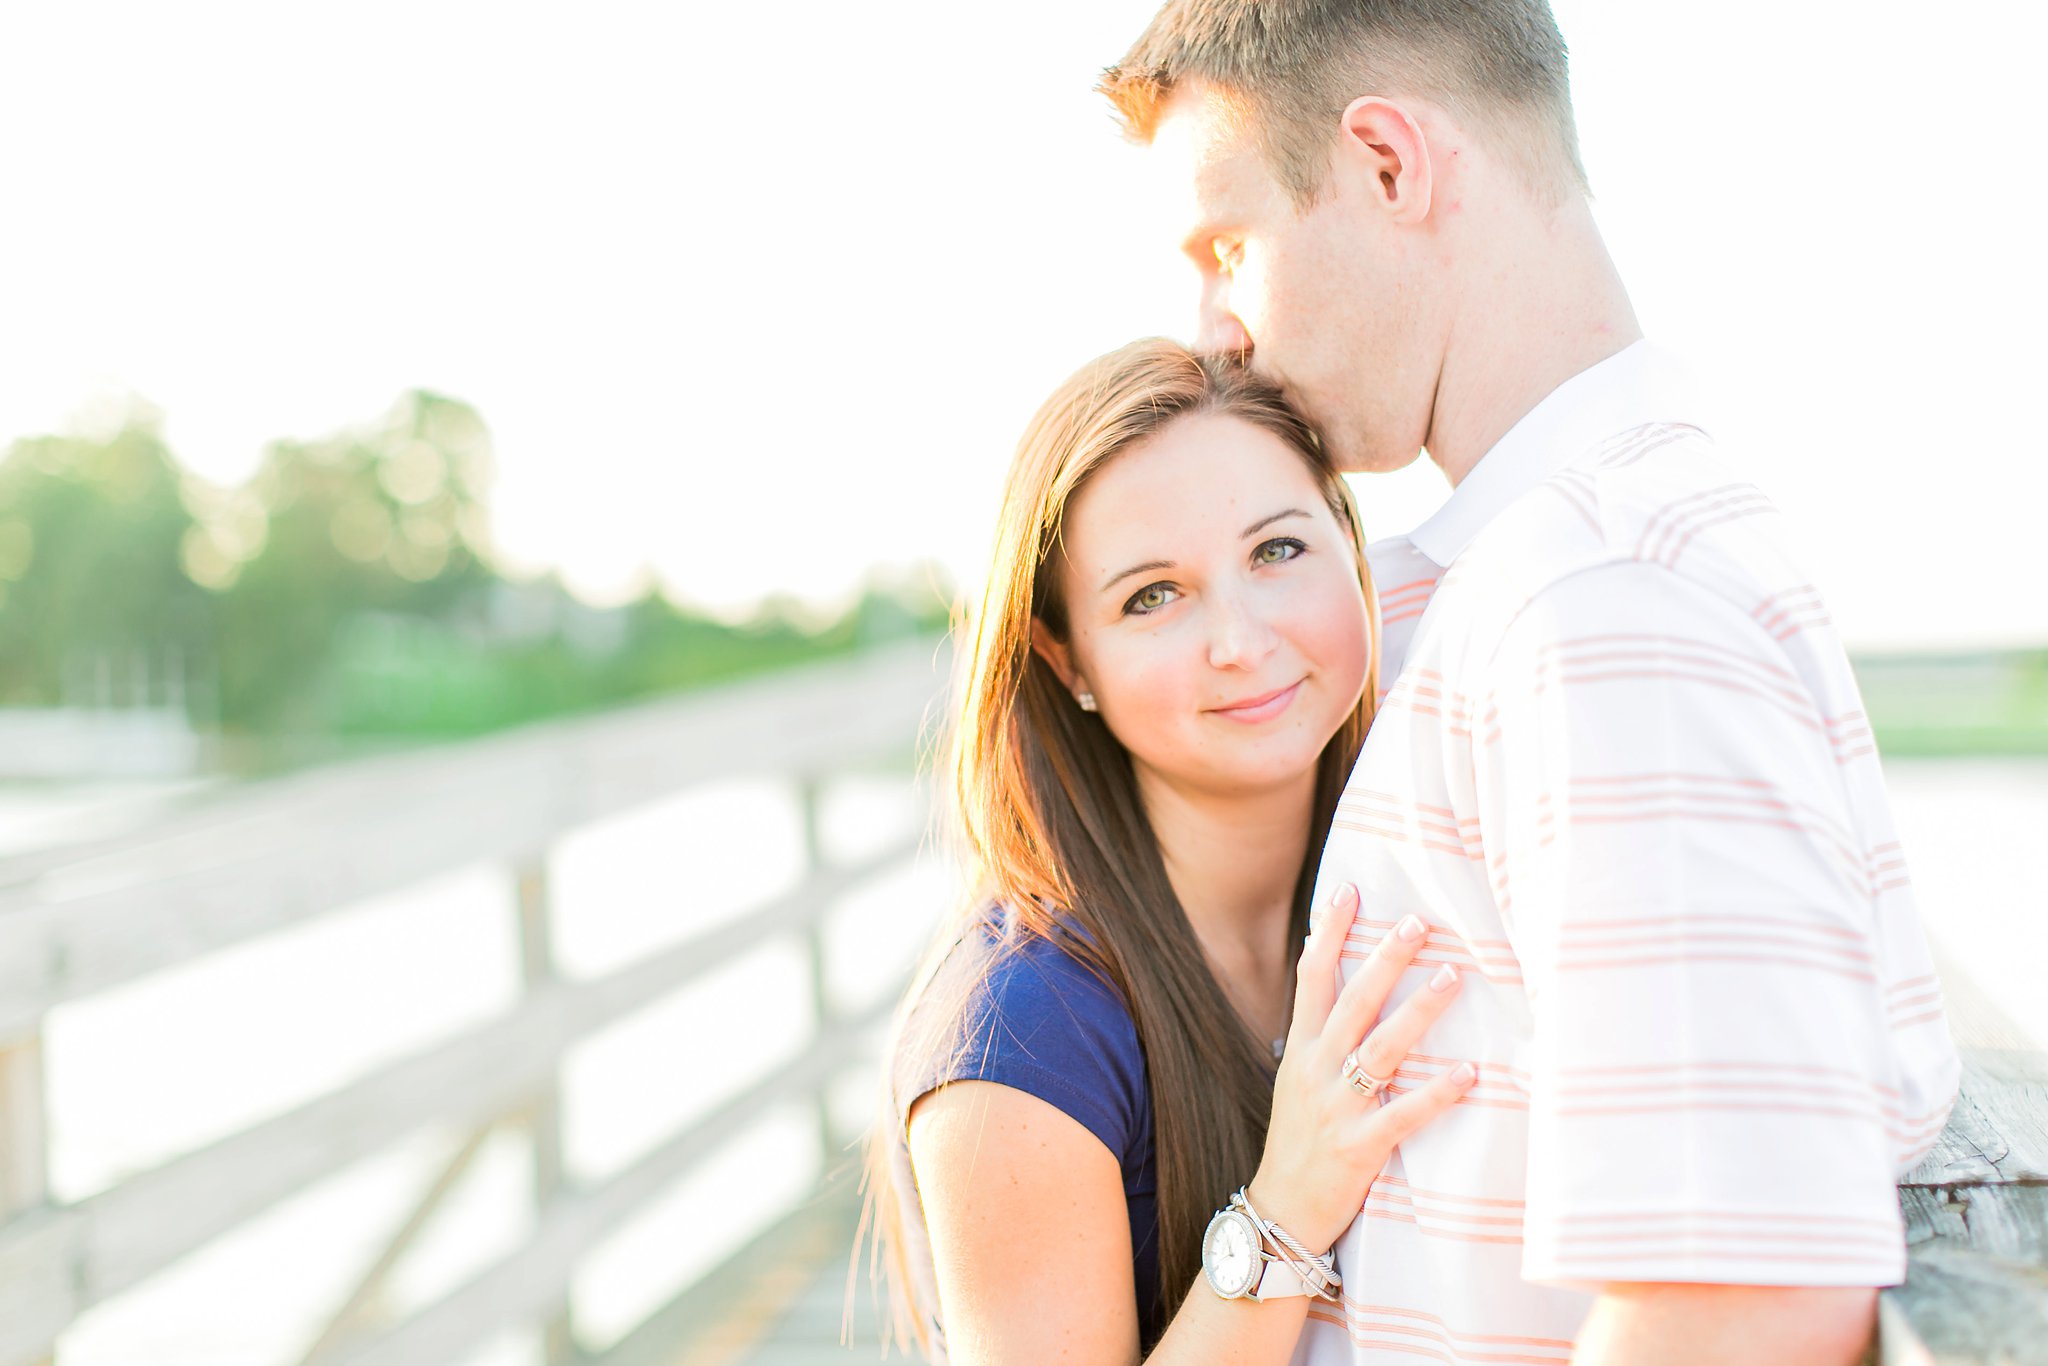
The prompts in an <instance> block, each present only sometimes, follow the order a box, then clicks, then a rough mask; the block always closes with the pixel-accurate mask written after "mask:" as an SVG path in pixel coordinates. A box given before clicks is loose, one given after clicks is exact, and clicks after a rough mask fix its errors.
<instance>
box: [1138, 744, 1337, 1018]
mask: <svg viewBox="0 0 2048 1366" xmlns="http://www.w3.org/2000/svg"><path fill="white" fill-rule="evenodd" d="M1137 778H1138V791H1139V795H1140V796H1141V797H1142V798H1143V800H1144V803H1145V815H1146V817H1147V819H1148V820H1149V821H1150V822H1151V824H1152V830H1153V834H1154V835H1155V836H1156V837H1157V838H1158V840H1159V853H1160V857H1161V858H1162V859H1163V860H1164V861H1165V864H1166V876H1167V880H1168V881H1170V882H1171V883H1172V884H1173V891H1174V895H1175V896H1176V897H1178V898H1179V900H1180V904H1181V908H1182V910H1184V911H1185V912H1186V913H1187V917H1188V923H1189V924H1190V925H1192V926H1193V927H1194V931H1195V937H1196V939H1197V940H1199V941H1200V943H1201V945H1202V950H1203V953H1204V954H1205V955H1206V956H1207V957H1208V959H1209V963H1210V966H1211V967H1212V969H1213V970H1214V971H1215V973H1216V975H1217V978H1218V980H1219V981H1221V982H1222V984H1223V989H1224V992H1225V994H1226V995H1228V996H1229V997H1230V999H1231V1001H1232V1002H1233V1003H1234V1004H1235V1005H1236V1006H1237V1008H1238V1011H1239V1013H1241V1014H1242V1015H1244V1017H1245V1023H1246V1024H1247V1025H1249V1026H1250V1027H1251V1028H1252V1029H1253V1030H1254V1031H1256V1032H1257V1033H1258V1034H1259V1035H1260V1037H1261V1038H1265V1039H1274V1038H1278V1037H1280V1036H1281V1035H1282V1034H1284V1033H1285V1032H1286V1024H1287V1013H1288V1003H1289V1001H1290V1000H1291V998H1292V987H1293V981H1292V973H1293V969H1294V960H1295V956H1296V952H1297V949H1298V946H1297V945H1295V944H1292V943H1290V942H1289V940H1288V934H1287V929H1288V922H1289V921H1290V919H1291V918H1292V911H1293V907H1294V889H1295V884H1296V882H1297V881H1298V880H1299V879H1300V877H1301V864H1302V859H1303V857H1304V856H1305V855H1306V854H1307V852H1308V841H1309V822H1310V819H1311V818H1312V817H1313V815H1314V810H1315V772H1314V770H1310V771H1309V772H1308V773H1305V774H1303V775H1302V776H1301V778H1300V780H1298V781H1296V782H1293V783H1290V784H1288V785H1287V786H1285V787H1279V788H1272V789H1268V790H1263V791H1259V792H1255V793H1241V794H1240V793H1229V794H1219V793H1215V792H1205V791H1191V790H1189V789H1187V788H1185V787H1181V786H1178V785H1176V784H1174V783H1171V782H1169V781H1167V780H1166V779H1164V778H1162V777H1160V776H1158V775H1157V774H1152V773H1148V772H1146V771H1145V770H1144V769H1142V768H1140V770H1139V772H1138V774H1137Z"/></svg>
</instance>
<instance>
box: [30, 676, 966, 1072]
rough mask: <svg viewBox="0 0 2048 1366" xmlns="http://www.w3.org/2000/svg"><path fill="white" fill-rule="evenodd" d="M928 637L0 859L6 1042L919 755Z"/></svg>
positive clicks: (287, 783) (383, 762)
mask: <svg viewBox="0 0 2048 1366" xmlns="http://www.w3.org/2000/svg"><path fill="white" fill-rule="evenodd" d="M944 669H945V663H944V660H943V658H942V657H941V656H940V654H939V653H938V652H937V650H936V647H935V646H934V644H933V643H932V642H930V641H918V642H913V643H911V644H909V645H906V646H902V647H898V648H896V649H893V650H889V651H883V652H877V653H876V654H875V655H872V656H867V657H859V658H854V659H849V660H839V661H834V662H832V663H831V664H830V665H828V666H820V667H818V668H813V669H806V670H793V671H791V672H790V673H788V674H782V675H777V676H775V677H773V678H768V679H757V680H750V681H748V682H746V683H743V684H739V685H735V686H732V687H728V688H724V689H720V690H716V691H707V692H704V693H699V694H693V695H691V696H689V697H686V698H679V699H674V700H666V701H661V702H655V703H649V704H646V705H644V706H638V707H629V708H623V709H620V710H618V711H614V712H607V713H605V714H604V715H602V716H597V717H589V718H583V719H578V720H572V721H561V722H550V723H546V724H543V725H538V726H534V727H530V728H527V729H523V730H519V731H515V732H512V733H510V734H506V735H499V736H491V737H487V738H485V739H481V740H475V741H468V742H464V743H460V744H451V745H446V746H442V747H438V748H435V749H431V750H425V751H415V752H408V753H406V754H402V755H394V756H388V757H383V758H378V759H370V760H364V761H361V762H357V763H351V764H345V765H338V766H336V767H334V768H332V769H322V770H317V771H314V772H312V773H306V774H300V775H296V776H294V777H289V778H284V779H279V780H277V781H274V782H266V783H257V784H250V785H247V786H245V787H238V788H235V789H231V790H228V791H226V792H223V793H220V794H217V795H213V796H210V797H207V798H205V799H202V800H201V801H200V802H198V803H197V804H196V805H195V806H194V808H193V809H192V810H191V811H190V812H188V813H186V814H184V815H182V816H178V817H174V818H172V819H170V820H167V821H164V822H161V823H157V824H153V825H151V826H150V827H149V828H148V829H146V830H144V831H141V832H138V833H136V834H134V835H130V836H125V837H122V838H119V839H114V840H108V841H102V842H100V843H99V844H96V845H92V846H90V847H85V848H79V849H71V850H62V851H58V852H57V853H55V854H50V855H39V856H32V857H29V858H17V859H6V860H0V1046H5V1045H6V1044H8V1043H10V1042H12V1041H15V1040H18V1039H21V1038H26V1037H28V1036H31V1035H33V1034H34V1033H35V1031H36V1029H37V1028H38V1023H39V1021H40V1020H41V1018H42V1017H43V1016H44V1015H45V1014H47V1013H48V1012H49V1011H50V1010H51V1009H53V1008H54V1007H56V1006H58V1005H61V1004H63V1003H65V1002H67V1001H71V1000H75V999H77V998H79V997H81V996H87V995H90V994H92V993H94V992H98V991H103V990H105V989H107V988H109V987H112V986H117V985H119V984H121V983H123V982H127V981H130V980H133V979H135V978H138V977H142V976H145V975H147V974H149V973H151V972H155V971H159V970H161V969H164V968H168V967H172V966H175V965H177V964H180V963H183V962H186V961H188V960H190V959H193V958H196V957H199V956H201V955H204V954H207V953H211V952H213V951H215V950H218V949H222V948H226V947H228V946H230V945H233V944H236V943H240V942H242V941H244V940H247V939H250V938H253V937H255V936H257V935H260V934H265V933H269V932H271V931H275V930H280V929H283V928H286V927H288V926H291V925H295V924H298V923H300V922H302V921H305V920H307V919H309V918H311V917H313V916H317V915H321V914H324V913H326V912H329V911H332V910H335V909H337V908H339V907H342V906H346V905H348V904H350V903H352V902H356V901H359V900H362V899H363V898H366V897H371V896H376V895H380V894H383V893H386V892H391V891H396V890H398V889H401V888H403V887H406V886H409V885H413V884H416V883H418V882H421V881H423V880H425V879H427V878H431V877H434V876H436V875H438V874H441V873H444V872H447V871H448V870H449V869H452V868H460V867H465V866H467V865H469V864H472V863H479V862H499V863H509V862H511V861H512V860H514V859H515V858H517V857H518V856H519V855H521V854H522V853H524V852H525V851H527V850H531V849H537V848H545V847H547V846H548V845H549V844H551V843H552V842H553V840H554V839H555V838H556V837H557V836H559V835H560V834H561V833H563V832H564V831H566V830H568V829H571V828H573V827H575V826H579V825H583V824H586V823H588V822H590V821H594V820H597V819H600V818H602V817H604V816H608V815H612V814H615V813H618V812H621V811H625V810H629V809H631V808H633V807H635V806H640V805H644V804H646V803H648V802H651V801H655V800H658V799H660V798H662V797H665V796H668V795H669V794H671V793H673V792H676V791H679V790H682V789H684V788H687V787H690V786H693V785H696V784H699V783H703V782H708V781H713V780H721V779H731V778H735V777H746V776H750V775H755V774H764V773H766V774H777V773H785V772H791V771H802V772H821V771H838V770H843V769H845V768H848V767H853V766H857V765H859V764H864V763H869V762H874V761H877V760H882V759H886V758H890V757H894V756H899V755H908V754H909V753H910V751H911V746H912V744H913V743H914V742H915V740H916V738H917V735H918V732H919V728H920V726H921V725H922V723H923V721H924V717H925V713H926V710H927V708H928V706H929V704H930V699H931V698H932V697H933V696H934V695H935V694H936V693H937V691H938V689H939V687H940V685H941V684H943V682H944Z"/></svg>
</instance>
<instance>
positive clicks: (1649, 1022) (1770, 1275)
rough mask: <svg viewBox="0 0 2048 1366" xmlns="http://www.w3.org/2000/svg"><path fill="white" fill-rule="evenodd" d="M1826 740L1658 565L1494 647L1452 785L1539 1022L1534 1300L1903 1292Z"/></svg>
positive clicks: (1870, 1025) (1880, 1022)
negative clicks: (1739, 1290) (1816, 1289)
mask: <svg viewBox="0 0 2048 1366" xmlns="http://www.w3.org/2000/svg"><path fill="white" fill-rule="evenodd" d="M1841 721H1842V718H1831V717H1828V716H1826V715H1824V714H1823V713H1822V710H1821V709H1820V707H1819V706H1817V705H1816V703H1815V702H1814V700H1813V697H1812V695H1811V693H1810V691H1809V690H1808V689H1807V688H1806V687H1805V686H1804V685H1803V684H1802V683H1801V681H1800V679H1799V677H1798V675H1797V674H1796V673H1795V672H1794V671H1793V669H1792V668H1791V666H1790V664H1789V662H1788V660H1787V659H1786V657H1785V656H1784V654H1783V653H1782V651H1781V650H1780V649H1779V648H1778V647H1777V646H1776V645H1775V643H1774V642H1773V641H1772V640H1771V639H1770V638H1769V637H1768V636H1767V635H1765V634H1764V633H1763V632H1762V631H1761V630H1760V629H1759V628H1758V627H1757V625H1756V624H1755V622H1754V621H1752V620H1751V619H1750V618H1748V617H1747V616H1745V615H1744V614H1743V613H1741V612H1739V611H1738V610H1736V609H1735V608H1734V607H1733V605H1731V604H1729V603H1728V602H1726V601H1724V600H1723V599H1721V598H1720V597H1718V596H1716V595H1715V594H1713V593H1712V592H1711V591H1709V590H1708V589H1706V588H1704V587H1702V586H1701V585H1699V584H1698V583H1696V582H1694V581H1692V580H1689V579H1686V578H1683V577H1680V576H1679V575H1678V574H1676V573H1675V572H1673V571H1671V570H1669V569H1666V568H1664V567H1662V566H1660V565H1654V564H1644V563H1636V562H1627V563H1618V564H1610V565H1605V566H1602V567H1599V568H1596V569H1591V570H1586V571H1582V572H1580V573H1578V574H1575V575H1572V576H1570V577H1567V578H1565V579H1562V580H1560V581H1559V582H1557V583H1556V584H1554V585H1552V586H1550V587H1549V588H1546V589H1545V590H1544V591H1542V592H1541V593H1540V594H1539V595H1538V596H1537V597H1536V598H1535V599H1533V600H1532V601H1531V602H1530V603H1529V604H1528V605H1527V606H1526V608H1525V609H1524V610H1523V611H1521V613H1520V614H1519V615H1518V616H1517V617H1516V618H1515V619H1514V621H1513V622H1512V623H1511V624H1510V625H1509V626H1508V627H1507V629H1506V631H1505V633H1504V634H1503V636H1502V639H1501V641H1500V644H1499V647H1498V649H1497V651H1496V652H1495V654H1494V656H1493V658H1492V660H1491V662H1490V664H1489V666H1488V669H1487V688H1486V690H1485V694H1484V698H1483V700H1482V702H1481V703H1480V715H1479V720H1478V724H1477V726H1476V727H1475V734H1474V737H1473V762H1474V781H1475V785H1476V791H1477V795H1478V798H1479V804H1480V812H1481V823H1482V830H1483V835H1484V839H1485V843H1486V846H1487V848H1488V849H1489V850H1490V851H1495V852H1494V853H1493V854H1492V855H1491V857H1492V858H1493V859H1494V866H1493V867H1492V868H1491V870H1490V871H1491V873H1492V876H1493V878H1494V883H1495V887H1496V889H1497V892H1498V897H1499V904H1500V906H1501V910H1502V913H1503V917H1504V919H1505V921H1506V923H1507V925H1508V927H1509V933H1510V935H1511V937H1512V940H1513V944H1514V948H1515V951H1516V954H1517V955H1518V957H1519V958H1520V960H1521V963H1522V966H1523V971H1524V974H1525V977H1526V981H1527V987H1528V993H1529V1001H1530V1010H1531V1012H1532V1015H1533V1020H1532V1030H1533V1049H1532V1063H1531V1067H1530V1071H1531V1074H1532V1078H1531V1084H1530V1086H1529V1094H1530V1108H1529V1126H1530V1132H1529V1149H1528V1152H1529V1157H1528V1162H1529V1170H1528V1204H1527V1211H1526V1218H1525V1223H1524V1244H1523V1254H1522V1255H1523V1261H1522V1274H1523V1276H1524V1277H1525V1278H1527V1279H1529V1280H1533V1281H1539V1282H1557V1283H1575V1284H1584V1283H1604V1282H1608V1281H1687V1282H1714V1283H1723V1284H1737V1285H1814V1286H1820V1285H1838V1286H1878V1285H1892V1284H1896V1283H1898V1282H1899V1281H1900V1280H1901V1279H1902V1278H1903V1276H1904V1269H1905V1249H1904V1239H1903V1232H1902V1229H1901V1225H1900V1216H1899V1205H1898V1198H1897V1195H1896V1193H1895V1191H1894V1186H1893V1181H1894V1171H1895V1163H1896V1161H1897V1158H1898V1155H1899V1153H1900V1151H1901V1147H1902V1145H1903V1143H1904V1142H1905V1136H1904V1135H1903V1134H1902V1133H1901V1132H1900V1129H1901V1127H1902V1126H1901V1117H1900V1092H1899V1090H1898V1088H1897V1085H1896V1083H1897V1081H1898V1076H1897V1072H1896V1067H1895V1059H1894V1056H1893V1053H1892V1049H1891V1043H1890V1038H1891V1035H1890V1029H1889V1026H1888V1024H1887V1017H1886V1014H1885V1010H1884V1000H1883V995H1882V989H1881V987H1880V985H1879V974H1878V972H1877V970H1876V957H1877V955H1876V951H1875V945H1874V942H1873V937H1874V935H1875V932H1876V931H1875V924H1874V908H1873V897H1872V891H1871V888H1872V881H1871V874H1870V866H1871V855H1870V853H1869V851H1867V850H1865V849H1863V848H1862V847H1861V845H1860V843H1859V835H1858V833H1857V827H1856V825H1855V823H1854V821H1853V819H1852V817H1851V815H1850V811H1849V798H1848V789H1847V787H1846V785H1845V783H1844V781H1843V777H1842V769H1841V764H1842V762H1843V760H1842V758H1841V757H1840V756H1841V754H1842V747H1841V746H1839V745H1837V744H1836V743H1835V737H1836V735H1837V733H1838V731H1839V730H1841V729H1842V726H1841V724H1840V723H1841Z"/></svg>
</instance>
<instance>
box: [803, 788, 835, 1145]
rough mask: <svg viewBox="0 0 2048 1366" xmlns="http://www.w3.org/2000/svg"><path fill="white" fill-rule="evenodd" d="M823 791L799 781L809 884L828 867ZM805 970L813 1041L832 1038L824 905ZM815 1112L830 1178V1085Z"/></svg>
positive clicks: (808, 944)
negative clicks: (820, 818) (821, 818)
mask: <svg viewBox="0 0 2048 1366" xmlns="http://www.w3.org/2000/svg"><path fill="white" fill-rule="evenodd" d="M823 789H824V783H823V781H822V780H821V779H820V778H818V777H817V776H816V775H815V774H807V775H805V776H803V777H801V778H799V779H798V780H797V814H798V817H799V819H800V820H801V822H802V826H803V845H804V871H803V876H804V880H805V881H806V882H808V881H810V880H811V879H813V878H815V877H816V876H817V875H818V874H819V873H821V872H823V871H824V868H825V846H824V838H823V835H822V834H821V832H820V830H819V822H818V806H819V800H820V798H821V796H822V795H823ZM804 967H805V973H806V975H807V977H808V979H809V982H810V988H811V1019H812V1021H813V1022H814V1023H815V1030H816V1032H815V1033H814V1034H813V1035H812V1038H813V1039H820V1040H822V1039H826V1038H830V1037H831V1033H832V1026H833V1022H834V1018H835V1016H836V1013H837V1012H835V1011H834V1010H833V1008H832V994H831V991H830V989H829V987H828V985H827V982H826V976H825V915H824V908H823V907H822V906H821V907H816V908H814V909H813V910H812V912H811V914H810V916H809V917H808V918H807V919H806V920H805V921H804ZM814 1110H815V1115H816V1122H817V1130H818V1163H819V1170H820V1171H821V1172H822V1173H823V1174H825V1175H827V1176H829V1175H830V1174H831V1171H832V1163H833V1161H834V1159H836V1158H837V1157H838V1155H839V1148H840V1139H839V1134H838V1132H837V1130H836V1129H835V1128H834V1127H833V1124H832V1088H831V1086H830V1085H829V1084H827V1085H824V1086H820V1087H819V1088H818V1094H817V1098H816V1100H815V1102H814Z"/></svg>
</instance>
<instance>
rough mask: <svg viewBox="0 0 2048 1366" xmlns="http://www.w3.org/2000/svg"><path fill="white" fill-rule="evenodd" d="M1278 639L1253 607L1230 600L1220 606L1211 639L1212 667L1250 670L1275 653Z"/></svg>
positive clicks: (1210, 655)
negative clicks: (1275, 644) (1273, 651)
mask: <svg viewBox="0 0 2048 1366" xmlns="http://www.w3.org/2000/svg"><path fill="white" fill-rule="evenodd" d="M1278 639H1279V636H1278V635H1277V634H1276V633H1275V632H1274V630H1273V628H1272V626H1271V624H1269V623H1268V622H1267V621H1266V619H1265V617H1263V616H1262V615H1260V614H1259V612H1258V611H1257V610H1255V609H1254V608H1253V607H1252V605H1251V604H1249V603H1246V602H1244V601H1242V600H1237V599H1231V600H1226V601H1224V602H1220V603H1218V604H1217V611H1216V621H1215V627H1214V629H1213V630H1212V631H1211V633H1210V636H1209V663H1210V665H1211V666H1212V667H1214V668H1218V669H1249V668H1253V667H1255V666H1257V665H1258V664H1259V663H1260V662H1261V661H1262V660H1264V659H1265V657H1266V656H1267V655H1268V654H1270V653H1272V650H1273V645H1274V643H1275V642H1276V641H1277V640H1278Z"/></svg>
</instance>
